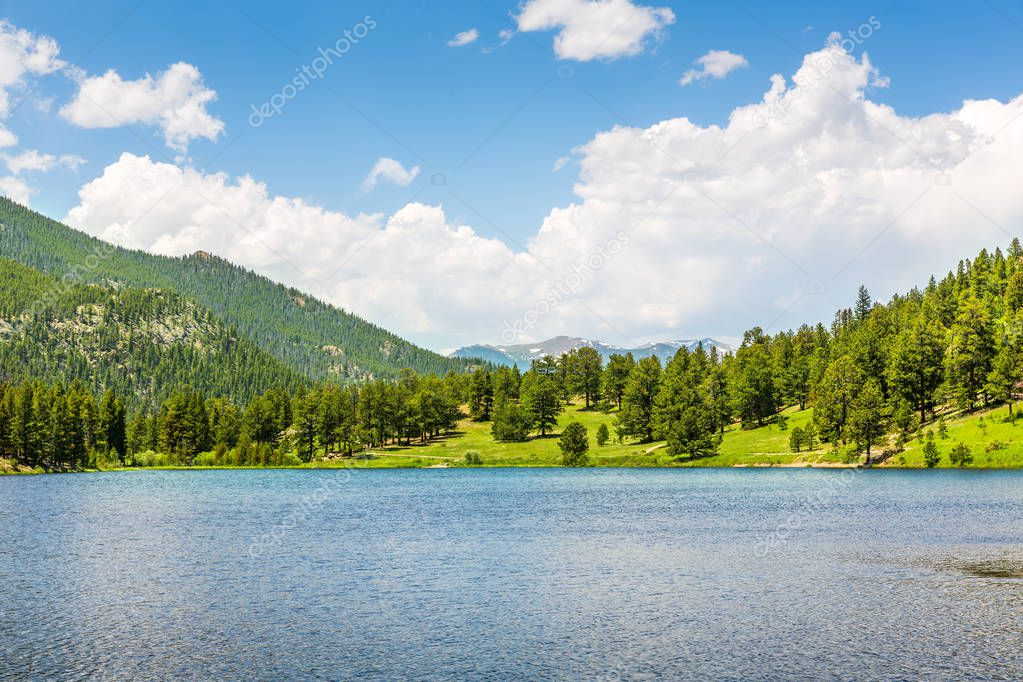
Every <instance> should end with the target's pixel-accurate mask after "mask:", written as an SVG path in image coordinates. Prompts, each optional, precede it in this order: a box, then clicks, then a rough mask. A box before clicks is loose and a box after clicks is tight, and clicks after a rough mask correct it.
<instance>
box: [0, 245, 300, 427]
mask: <svg viewBox="0 0 1023 682" xmlns="http://www.w3.org/2000/svg"><path fill="white" fill-rule="evenodd" d="M27 380H42V381H45V382H57V381H63V382H74V381H78V382H80V383H81V384H82V386H83V387H84V388H86V389H87V390H88V391H89V392H90V393H92V394H93V395H100V394H102V393H103V392H105V391H107V390H110V389H113V390H114V391H115V392H116V393H117V394H118V395H119V396H122V397H123V401H124V403H125V404H127V405H128V406H129V407H131V408H135V407H141V406H145V405H150V404H158V403H159V402H161V401H162V400H164V399H166V398H167V397H168V396H169V395H171V394H172V393H173V392H174V391H175V390H179V389H181V388H183V387H191V388H194V389H198V390H200V391H203V392H205V393H206V394H208V395H215V396H219V397H224V398H228V399H230V400H235V401H247V400H249V399H250V398H251V397H252V396H254V395H256V394H259V393H262V392H263V391H265V390H266V388H267V387H269V386H279V387H282V388H285V389H288V390H294V389H296V388H298V387H299V386H300V385H302V384H304V383H305V382H306V379H305V378H304V377H303V376H301V375H300V374H298V373H297V372H294V371H292V370H290V369H288V368H287V367H285V366H284V365H283V364H282V363H281V362H280V361H279V360H277V359H276V358H274V357H272V356H271V355H269V354H267V353H265V352H264V351H262V350H260V349H259V348H256V347H255V346H253V345H252V343H251V342H249V341H248V340H246V339H244V338H240V337H239V336H238V334H237V333H236V332H235V331H234V330H232V329H230V328H229V327H228V326H227V325H225V324H224V323H223V322H222V321H221V320H219V319H218V318H217V317H216V316H215V315H213V314H212V313H210V312H209V311H208V310H206V309H205V308H202V307H201V306H198V305H196V304H195V303H193V302H191V301H188V300H186V299H183V298H181V297H180V296H178V295H176V294H173V293H171V292H167V291H160V290H155V289H135V288H131V287H123V286H113V285H110V284H107V285H86V284H77V283H63V284H62V283H60V282H58V281H57V280H56V279H55V278H53V277H51V276H49V275H46V274H43V273H40V272H39V271H37V270H33V269H31V268H28V267H26V266H24V265H21V264H19V263H15V262H14V261H10V260H7V259H3V258H0V381H2V382H11V383H13V382H21V381H27Z"/></svg>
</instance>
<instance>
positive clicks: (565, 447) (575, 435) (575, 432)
mask: <svg viewBox="0 0 1023 682" xmlns="http://www.w3.org/2000/svg"><path fill="white" fill-rule="evenodd" d="M558 447H559V448H561V463H562V465H563V466H567V467H583V466H587V465H588V464H589V463H590V460H589V457H587V456H586V453H587V452H588V451H589V449H590V441H589V438H588V437H587V434H586V427H585V426H583V425H582V424H580V423H579V422H572V423H571V424H569V425H568V426H566V427H565V430H564V431H563V432H562V434H561V438H559V439H558Z"/></svg>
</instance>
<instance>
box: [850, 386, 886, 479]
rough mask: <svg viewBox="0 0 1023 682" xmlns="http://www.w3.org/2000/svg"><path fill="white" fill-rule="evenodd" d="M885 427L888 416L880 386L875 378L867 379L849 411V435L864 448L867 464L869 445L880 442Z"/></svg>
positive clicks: (868, 461) (869, 460)
mask: <svg viewBox="0 0 1023 682" xmlns="http://www.w3.org/2000/svg"><path fill="white" fill-rule="evenodd" d="M887 428H888V417H887V413H886V406H885V402H884V396H883V395H882V394H881V387H880V385H879V384H878V382H877V381H876V380H874V379H869V380H867V382H866V383H864V384H863V387H862V388H861V389H860V391H859V394H858V395H857V396H856V398H855V400H854V401H853V403H852V406H851V409H850V411H849V435H850V436H851V437H852V438H853V440H855V441H856V443H857V444H858V445H859V446H860V447H861V448H866V450H867V466H870V464H871V459H870V448H871V446H872V445H876V444H877V443H878V442H880V440H881V437H882V436H884V434H885V433H886V432H887Z"/></svg>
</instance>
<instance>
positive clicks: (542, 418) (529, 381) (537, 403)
mask: <svg viewBox="0 0 1023 682" xmlns="http://www.w3.org/2000/svg"><path fill="white" fill-rule="evenodd" d="M520 391H521V394H522V406H523V407H524V408H525V411H526V413H527V414H528V415H529V416H530V419H531V421H532V428H533V429H536V430H537V431H539V432H540V435H541V436H546V435H547V434H548V433H549V432H550V431H551V429H553V428H554V427H555V426H557V423H558V415H560V414H561V412H562V410H563V409H564V406H563V405H562V403H561V396H562V391H561V387H560V386H559V382H558V379H557V375H556V374H555V373H553V372H547V371H545V370H544V369H540V370H538V369H536V368H534V369H532V370H530V371H528V372H526V374H525V375H524V376H523V377H522V387H521V389H520Z"/></svg>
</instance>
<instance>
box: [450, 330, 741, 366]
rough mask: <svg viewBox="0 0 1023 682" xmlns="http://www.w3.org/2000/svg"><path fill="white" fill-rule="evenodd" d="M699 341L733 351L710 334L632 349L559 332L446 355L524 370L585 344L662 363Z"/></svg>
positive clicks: (603, 351) (602, 351) (607, 353)
mask: <svg viewBox="0 0 1023 682" xmlns="http://www.w3.org/2000/svg"><path fill="white" fill-rule="evenodd" d="M701 343H702V344H703V347H704V350H707V351H708V352H709V351H710V349H711V347H715V348H717V349H718V352H720V353H730V352H733V351H734V350H735V349H734V348H733V347H732V346H731V345H730V344H727V343H724V342H723V341H718V340H717V339H713V338H710V337H704V338H699V339H678V340H675V341H657V342H651V343H646V344H643V345H640V346H636V347H635V348H625V347H621V346H615V345H612V344H608V343H604V342H602V341H598V340H594V339H585V338H583V337H579V336H565V335H560V336H554V337H551V338H549V339H546V340H544V341H538V342H536V343H520V344H505V345H500V346H493V345H489V344H473V345H470V346H463V347H461V348H458V349H457V350H455V351H453V352H452V353H451V354H450V355H449V356H448V357H453V358H455V357H457V358H464V359H472V358H477V359H481V360H483V361H485V362H490V363H493V364H496V365H504V366H508V367H511V366H516V367H518V368H519V369H520V370H526V369H529V367H530V365H531V364H532V362H533V360H537V359H539V358H542V357H543V356H544V355H552V356H554V357H558V356H561V355H563V354H565V353H567V352H569V351H572V350H576V349H578V348H583V347H589V348H593V349H595V350H596V351H597V352H598V353H600V355H601V357H603V358H604V360H605V361H606V360H607V358H608V357H610V356H611V355H612V354H615V353H617V354H619V355H625V354H626V353H632V356H633V357H634V358H635V359H637V360H640V359H642V358H647V357H651V356H656V357H657V358H659V359H660V360H661V362H662V363H663V362H667V361H668V360H669V359H671V357H672V356H674V355H675V353H677V352H678V350H679V349H680V348H686V349H687V350H690V351H692V350H695V349H696V347H697V346H698V345H700V344H701Z"/></svg>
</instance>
